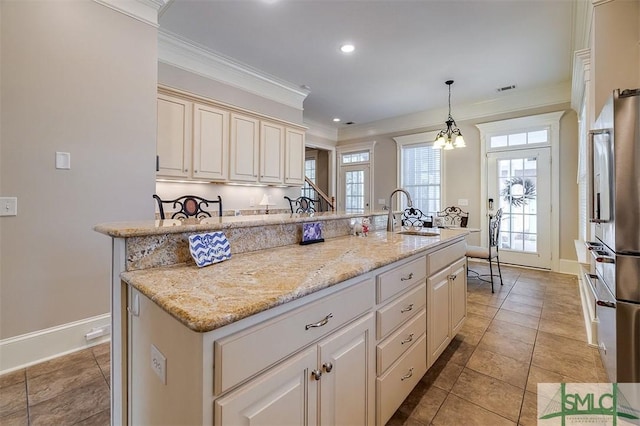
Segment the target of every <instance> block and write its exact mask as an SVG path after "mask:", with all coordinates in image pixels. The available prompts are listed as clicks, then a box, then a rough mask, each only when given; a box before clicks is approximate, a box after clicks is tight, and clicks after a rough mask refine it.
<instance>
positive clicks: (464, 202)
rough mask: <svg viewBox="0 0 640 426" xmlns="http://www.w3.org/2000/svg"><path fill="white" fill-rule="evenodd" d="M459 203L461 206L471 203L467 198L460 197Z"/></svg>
mask: <svg viewBox="0 0 640 426" xmlns="http://www.w3.org/2000/svg"><path fill="white" fill-rule="evenodd" d="M458 205H459V206H468V205H469V200H468V199H466V198H458Z"/></svg>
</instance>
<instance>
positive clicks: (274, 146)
mask: <svg viewBox="0 0 640 426" xmlns="http://www.w3.org/2000/svg"><path fill="white" fill-rule="evenodd" d="M283 172H284V127H282V126H279V125H277V124H275V123H270V122H268V121H261V122H260V182H265V183H282V175H283Z"/></svg>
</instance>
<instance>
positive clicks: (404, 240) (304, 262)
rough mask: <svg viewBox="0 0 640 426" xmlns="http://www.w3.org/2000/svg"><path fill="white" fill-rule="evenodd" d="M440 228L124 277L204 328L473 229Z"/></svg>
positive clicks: (181, 318) (178, 315) (336, 241)
mask: <svg viewBox="0 0 640 426" xmlns="http://www.w3.org/2000/svg"><path fill="white" fill-rule="evenodd" d="M435 232H438V233H439V235H437V236H415V235H401V234H394V233H390V232H386V231H375V232H371V233H369V235H368V236H367V237H356V236H344V237H338V238H331V239H328V240H327V241H325V242H323V243H318V244H311V245H306V246H300V245H287V246H282V247H277V248H273V249H269V250H260V251H255V252H250V253H242V254H238V255H234V256H232V258H231V259H229V260H226V261H224V262H221V263H217V264H213V265H210V266H207V267H204V268H198V267H197V266H195V265H178V266H171V267H157V268H151V269H144V270H139V271H130V272H123V273H122V274H121V278H122V280H123V281H125V282H126V283H128V284H130V285H131V286H133V287H134V288H136V289H137V290H139V291H140V292H141V293H143V294H144V295H146V296H147V297H149V298H150V299H151V300H153V301H154V302H155V303H156V304H157V305H158V306H160V307H161V308H163V309H164V310H165V311H166V312H168V313H169V314H171V315H172V316H173V317H175V318H176V319H178V320H179V321H180V322H182V323H183V324H184V325H186V326H187V327H189V328H190V329H192V330H194V331H197V332H207V331H211V330H215V329H217V328H220V327H222V326H225V325H227V324H230V323H233V322H235V321H238V320H241V319H243V318H246V317H249V316H251V315H254V314H257V313H259V312H262V311H265V310H267V309H270V308H273V307H276V306H278V305H282V304H284V303H287V302H290V301H292V300H295V299H298V298H301V297H303V296H306V295H308V294H311V293H314V292H316V291H319V290H322V289H324V288H327V287H330V286H332V285H335V284H338V283H340V282H342V281H345V280H347V279H349V278H353V277H357V276H359V275H362V274H365V273H367V272H369V271H372V270H374V269H376V268H380V267H382V266H385V265H388V264H390V263H393V262H396V261H398V260H401V259H404V258H407V257H409V256H411V255H414V254H417V253H420V252H423V251H426V250H429V249H432V248H435V247H436V246H437V245H439V244H441V243H445V242H447V241H452V240H455V239H457V238H460V237H462V236H464V235H466V234H467V233H468V231H466V230H449V229H440V230H436V231H435Z"/></svg>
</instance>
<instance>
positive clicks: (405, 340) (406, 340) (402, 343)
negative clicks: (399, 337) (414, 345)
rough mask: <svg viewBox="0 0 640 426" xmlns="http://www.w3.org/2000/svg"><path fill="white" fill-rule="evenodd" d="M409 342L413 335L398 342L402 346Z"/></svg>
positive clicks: (411, 340)
mask: <svg viewBox="0 0 640 426" xmlns="http://www.w3.org/2000/svg"><path fill="white" fill-rule="evenodd" d="M409 342H413V333H411V334H410V335H409V337H407V338H406V339H404V340H403V341H402V342H400V344H401V345H404V344H405V343H409Z"/></svg>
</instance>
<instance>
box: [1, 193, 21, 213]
mask: <svg viewBox="0 0 640 426" xmlns="http://www.w3.org/2000/svg"><path fill="white" fill-rule="evenodd" d="M17 215H18V197H0V216H17Z"/></svg>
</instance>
